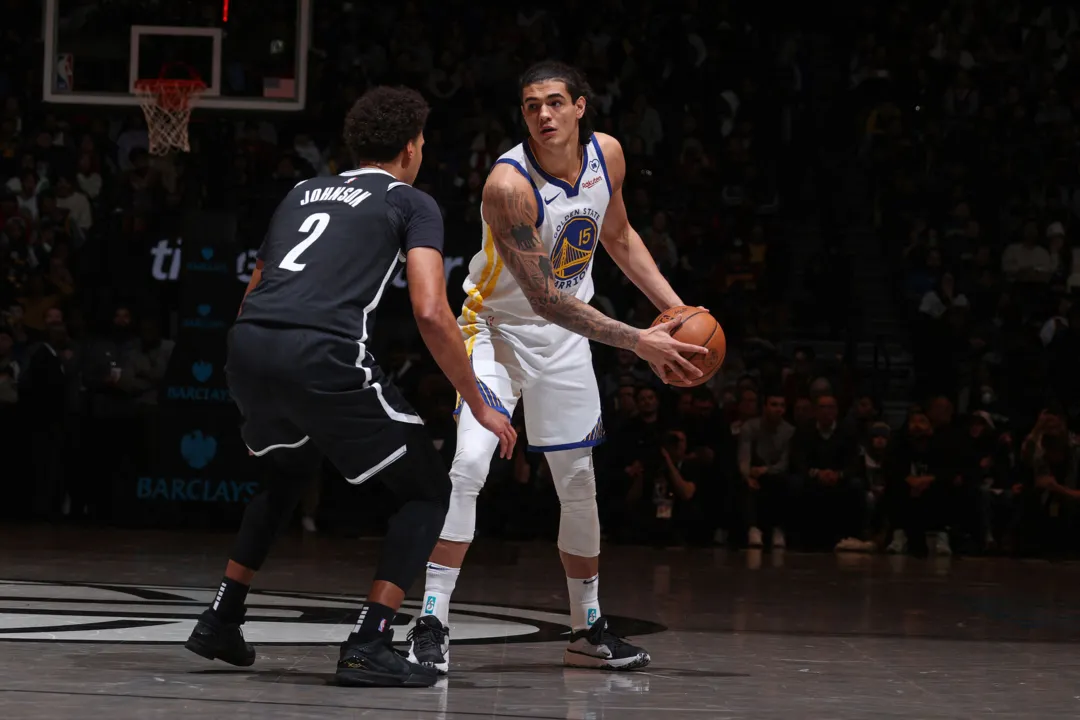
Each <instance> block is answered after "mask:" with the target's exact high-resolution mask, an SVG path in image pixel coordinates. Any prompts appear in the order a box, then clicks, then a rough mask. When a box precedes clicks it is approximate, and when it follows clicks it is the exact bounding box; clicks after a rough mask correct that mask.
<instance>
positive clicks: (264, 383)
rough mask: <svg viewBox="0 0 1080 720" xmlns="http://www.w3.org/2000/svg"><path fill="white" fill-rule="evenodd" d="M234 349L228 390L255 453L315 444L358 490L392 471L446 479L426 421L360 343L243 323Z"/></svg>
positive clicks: (232, 339)
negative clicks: (370, 480)
mask: <svg viewBox="0 0 1080 720" xmlns="http://www.w3.org/2000/svg"><path fill="white" fill-rule="evenodd" d="M228 346H229V347H228V360H227V362H226V365H225V373H226V376H227V379H228V384H229V392H230V393H231V394H232V397H233V400H234V401H235V402H236V404H237V407H238V408H239V409H240V414H241V416H242V417H243V424H242V425H241V428H240V434H241V435H242V437H243V438H244V443H245V444H246V445H247V447H248V450H250V451H251V452H252V454H254V455H257V456H263V455H266V454H268V453H271V452H277V451H285V452H288V451H289V450H290V449H294V448H300V447H303V446H305V445H306V444H307V443H313V444H314V445H315V447H316V448H318V450H319V451H320V452H321V453H322V454H323V455H324V456H325V457H327V458H328V459H329V460H330V461H331V462H332V463H334V465H335V466H336V467H337V469H338V470H339V471H340V472H341V474H342V475H344V476H345V479H346V480H347V481H348V482H350V483H353V484H354V485H359V484H360V483H363V482H365V481H367V480H369V479H370V478H372V477H374V476H375V475H376V474H378V473H380V472H381V471H383V470H385V469H387V468H390V467H395V469H396V470H400V469H402V468H403V467H406V466H407V467H408V469H409V471H410V472H422V473H424V474H429V473H436V474H438V473H440V472H441V474H442V475H444V476H445V475H446V468H445V466H444V464H443V463H442V460H441V458H440V457H439V456H438V452H437V451H436V450H435V447H434V445H433V444H432V441H431V439H430V437H429V436H428V434H427V431H426V429H425V428H424V425H423V421H422V420H421V419H420V417H419V416H418V415H417V414H416V412H415V411H414V410H413V409H412V407H411V406H410V405H409V403H408V402H406V401H405V399H404V398H403V397H402V396H401V393H400V392H399V391H398V389H397V388H396V387H394V385H393V384H392V383H391V382H389V380H388V379H387V378H386V376H385V374H384V373H383V372H382V370H381V369H380V368H379V367H378V366H377V365H375V363H374V360H373V358H372V357H371V356H370V355H368V354H366V353H365V354H364V357H360V353H361V351H362V348H361V346H360V344H359V343H357V342H355V341H349V340H347V339H345V338H342V337H339V336H336V335H331V334H328V333H323V332H318V331H314V330H302V329H293V328H272V327H265V326H260V325H254V324H252V323H238V324H237V325H235V326H234V327H233V328H232V329H231V330H230V331H229V340H228ZM406 457H408V460H407V461H403V458H406Z"/></svg>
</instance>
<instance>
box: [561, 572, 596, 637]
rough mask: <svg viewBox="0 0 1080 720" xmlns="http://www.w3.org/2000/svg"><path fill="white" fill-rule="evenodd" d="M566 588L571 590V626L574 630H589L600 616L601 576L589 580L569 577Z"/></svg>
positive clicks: (594, 576)
mask: <svg viewBox="0 0 1080 720" xmlns="http://www.w3.org/2000/svg"><path fill="white" fill-rule="evenodd" d="M566 589H567V590H569V591H570V627H571V628H573V630H574V632H577V631H578V630H588V629H589V628H590V627H592V624H593V623H594V622H596V619H597V618H598V617H600V600H599V597H600V576H599V575H593V576H592V577H591V578H589V579H587V580H582V579H581V578H570V577H568V578H566Z"/></svg>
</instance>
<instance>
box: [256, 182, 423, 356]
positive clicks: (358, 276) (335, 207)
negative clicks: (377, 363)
mask: <svg viewBox="0 0 1080 720" xmlns="http://www.w3.org/2000/svg"><path fill="white" fill-rule="evenodd" d="M416 247H431V248H434V249H436V250H438V251H439V252H442V249H443V222H442V215H441V214H440V212H439V207H438V205H436V203H435V200H434V199H432V197H431V196H430V195H428V194H427V193H424V192H422V191H420V190H417V189H415V188H413V187H412V186H410V185H407V184H405V183H403V182H399V181H398V180H396V179H395V178H394V177H393V176H392V175H390V174H389V173H388V172H386V171H384V170H380V169H378V168H362V169H360V170H351V171H349V172H345V173H342V174H341V175H335V176H331V177H318V178H313V179H311V180H305V181H303V182H301V183H300V184H299V185H297V186H296V187H294V188H293V189H292V191H290V192H289V194H288V195H287V196H286V197H285V199H284V200H283V201H282V203H281V204H280V205H279V206H278V208H277V210H276V211H275V213H274V217H273V219H271V221H270V229H269V231H268V232H267V234H266V239H265V240H264V241H263V244H262V247H261V248H260V249H259V255H258V257H259V259H260V260H262V261H263V270H262V281H261V282H260V283H259V284H258V286H257V287H255V288H254V289H253V290H252V291H251V293H250V294H249V295H248V296H247V299H246V300H245V301H244V306H243V310H242V311H241V313H240V317H239V318H238V319H237V322H238V323H255V324H258V325H263V326H267V327H287V328H309V329H313V330H319V331H322V332H326V333H330V334H332V335H337V336H340V337H344V338H349V339H351V340H357V341H359V342H360V343H361V345H362V344H363V343H365V342H366V341H367V339H368V335H369V333H370V331H371V324H372V323H373V322H374V317H373V316H374V312H375V308H376V307H377V306H378V304H379V300H380V299H381V298H382V294H383V291H384V290H385V289H386V286H387V284H388V283H389V282H390V280H391V279H392V278H393V277H394V275H396V274H397V272H398V270H399V269H400V267H401V265H402V263H404V262H405V256H406V253H408V251H409V250H411V249H413V248H416Z"/></svg>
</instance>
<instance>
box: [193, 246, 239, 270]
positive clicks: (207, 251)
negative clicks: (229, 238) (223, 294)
mask: <svg viewBox="0 0 1080 720" xmlns="http://www.w3.org/2000/svg"><path fill="white" fill-rule="evenodd" d="M199 256H200V257H201V258H202V259H201V260H192V261H191V262H188V263H184V268H185V269H186V270H188V272H205V273H221V274H224V273H227V272H229V271H230V268H229V265H228V263H225V262H221V261H220V260H219V261H217V262H215V261H214V248H212V247H204V248H203V249H202V251H201V252H200V253H199Z"/></svg>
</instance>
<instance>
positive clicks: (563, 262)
mask: <svg viewBox="0 0 1080 720" xmlns="http://www.w3.org/2000/svg"><path fill="white" fill-rule="evenodd" d="M554 235H555V242H554V244H553V245H552V248H551V267H552V271H553V272H554V274H555V287H557V288H558V289H560V290H569V289H570V288H573V287H574V286H576V285H577V284H578V283H580V282H581V280H582V278H584V277H585V273H586V271H588V269H589V264H590V263H591V262H592V257H593V251H594V250H595V249H596V242H597V240H599V237H600V213H598V212H596V211H595V210H593V209H592V208H579V209H575V210H571V211H570V212H569V213H567V214H566V215H565V216H564V217H563V219H562V220H561V221H560V222H559V224H558V225H556V226H555V233H554Z"/></svg>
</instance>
